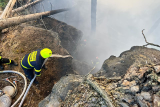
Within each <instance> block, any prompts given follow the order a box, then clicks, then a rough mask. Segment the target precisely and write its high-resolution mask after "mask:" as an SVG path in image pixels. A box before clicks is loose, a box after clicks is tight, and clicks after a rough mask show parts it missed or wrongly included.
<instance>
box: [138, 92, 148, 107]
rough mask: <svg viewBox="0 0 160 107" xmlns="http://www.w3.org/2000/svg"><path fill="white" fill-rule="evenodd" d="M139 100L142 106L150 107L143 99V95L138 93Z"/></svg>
mask: <svg viewBox="0 0 160 107" xmlns="http://www.w3.org/2000/svg"><path fill="white" fill-rule="evenodd" d="M137 102H138V104H139V105H140V107H148V105H147V104H146V102H145V101H143V97H142V96H141V95H139V94H138V95H137Z"/></svg>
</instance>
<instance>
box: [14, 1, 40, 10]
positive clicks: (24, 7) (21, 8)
mask: <svg viewBox="0 0 160 107" xmlns="http://www.w3.org/2000/svg"><path fill="white" fill-rule="evenodd" d="M41 1H43V0H36V1H34V2H31V3H28V4H26V5H24V6H21V7H19V8H17V9H14V10H12V13H15V12H21V11H23V10H24V9H26V8H28V7H29V6H33V5H35V4H37V3H39V2H41Z"/></svg>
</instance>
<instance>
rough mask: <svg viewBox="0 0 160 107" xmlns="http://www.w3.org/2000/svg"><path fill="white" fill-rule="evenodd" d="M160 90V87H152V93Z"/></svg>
mask: <svg viewBox="0 0 160 107" xmlns="http://www.w3.org/2000/svg"><path fill="white" fill-rule="evenodd" d="M159 90H160V87H159V86H154V87H152V91H153V92H158V91H159Z"/></svg>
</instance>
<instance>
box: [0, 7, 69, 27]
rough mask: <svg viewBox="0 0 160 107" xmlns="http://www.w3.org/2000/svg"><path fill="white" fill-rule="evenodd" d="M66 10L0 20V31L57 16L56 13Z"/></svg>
mask: <svg viewBox="0 0 160 107" xmlns="http://www.w3.org/2000/svg"><path fill="white" fill-rule="evenodd" d="M67 10H68V9H58V10H52V11H47V12H42V13H35V14H29V15H24V16H18V17H12V18H8V19H2V20H0V30H2V29H4V28H8V27H10V26H13V25H18V24H20V23H24V22H27V21H31V20H35V19H38V18H41V17H47V16H50V15H53V14H57V13H60V12H63V11H67Z"/></svg>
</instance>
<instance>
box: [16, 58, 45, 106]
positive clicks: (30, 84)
mask: <svg viewBox="0 0 160 107" xmlns="http://www.w3.org/2000/svg"><path fill="white" fill-rule="evenodd" d="M47 60H48V58H46V59H45V60H44V62H43V64H42V67H43V65H44V64H45V63H46V62H47ZM35 78H36V75H34V77H33V79H32V80H31V82H30V83H29V86H28V88H27V90H26V92H25V94H24V96H23V98H22V100H21V103H20V104H19V106H18V107H21V106H22V104H23V102H24V100H25V98H26V96H27V93H28V91H29V89H30V88H31V86H32V84H33V82H34V80H35Z"/></svg>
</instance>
